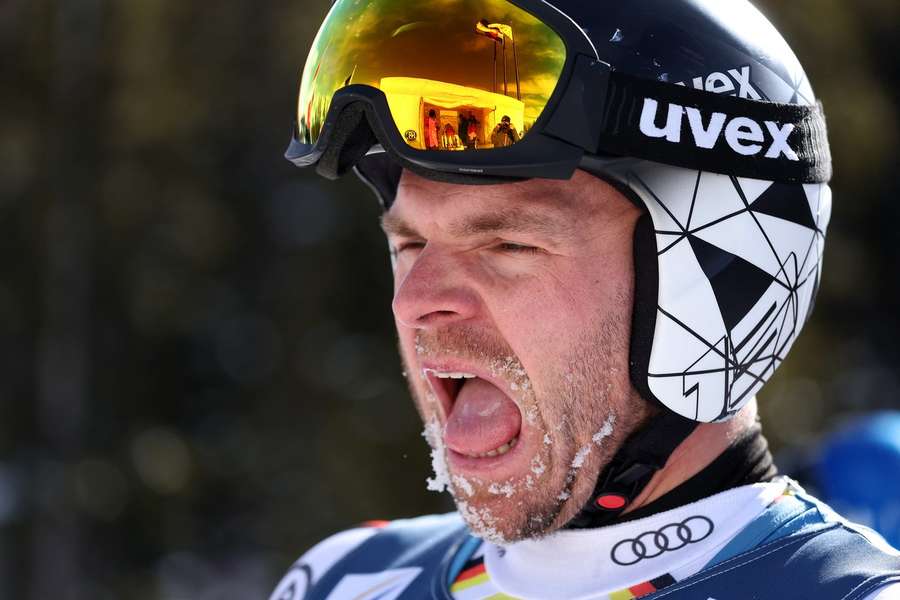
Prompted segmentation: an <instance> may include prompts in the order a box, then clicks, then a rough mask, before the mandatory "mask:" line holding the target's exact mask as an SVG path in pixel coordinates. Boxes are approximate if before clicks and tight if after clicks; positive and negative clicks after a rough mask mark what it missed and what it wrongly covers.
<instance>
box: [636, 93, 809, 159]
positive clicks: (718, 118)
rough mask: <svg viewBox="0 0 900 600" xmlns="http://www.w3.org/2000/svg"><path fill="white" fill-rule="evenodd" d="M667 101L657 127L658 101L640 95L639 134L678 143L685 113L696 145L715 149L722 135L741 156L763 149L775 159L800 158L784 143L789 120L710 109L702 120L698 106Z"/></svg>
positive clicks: (768, 156)
mask: <svg viewBox="0 0 900 600" xmlns="http://www.w3.org/2000/svg"><path fill="white" fill-rule="evenodd" d="M667 104H668V108H667V109H664V110H663V112H664V113H665V115H666V117H665V125H663V126H662V127H660V126H658V125H657V115H658V113H659V102H657V101H656V100H654V99H653V98H644V108H643V110H642V112H641V124H640V129H641V133H643V134H644V135H645V136H647V137H651V138H664V139H665V140H666V141H668V142H672V143H673V144H680V143H682V139H681V138H682V130H683V128H684V117H685V115H687V122H688V126H689V129H690V132H691V135H692V136H693V143H694V145H695V146H696V147H697V148H705V149H712V148H715V147H716V146H717V145H719V142H720V140H721V138H722V137H723V135H724V137H725V142H726V144H727V145H728V147H729V148H731V149H732V150H733V151H734V152H736V153H737V154H740V155H742V156H757V155H759V154H760V153H761V152H763V150H764V149H765V154H764V156H765V157H766V158H774V159H778V158H781V157H782V155H783V156H785V157H786V158H788V159H789V160H792V161H799V160H800V157H799V156H797V153H796V152H795V151H794V150H793V148H791V147H790V145H789V144H788V138H789V137H790V135H791V133H792V132H793V131H794V127H795V126H794V125H793V124H791V123H786V124H784V125H780V124H778V123H775V122H773V121H763V123H762V124H760V123H759V122H757V121H755V120H754V119H751V118H749V117H733V116H729V115H726V114H725V113H721V112H714V113H712V115H711V116H710V117H709V118H708V119H704V116H703V114H702V113H701V112H700V109H698V108H694V107H691V106H687V107H685V106H681V105H679V104H675V103H667Z"/></svg>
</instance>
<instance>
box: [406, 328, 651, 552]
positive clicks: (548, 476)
mask: <svg viewBox="0 0 900 600" xmlns="http://www.w3.org/2000/svg"><path fill="white" fill-rule="evenodd" d="M622 327H623V324H622V323H619V322H616V321H615V320H612V319H609V320H606V321H604V322H602V323H600V324H599V326H598V327H596V328H594V330H593V332H591V333H589V334H586V335H584V336H583V337H582V338H581V339H579V340H577V341H576V342H575V343H573V344H572V346H571V349H572V350H571V352H570V354H569V356H567V357H563V358H561V359H560V360H559V361H558V362H557V363H556V365H554V367H553V368H552V370H551V371H550V372H547V373H542V375H543V376H544V377H547V379H548V381H549V383H548V384H547V385H542V386H541V389H542V393H541V395H540V396H538V395H537V394H536V393H535V388H534V385H533V384H532V383H531V379H530V377H529V375H528V374H527V373H526V371H525V369H524V368H523V367H522V364H521V362H520V361H519V360H518V358H517V357H516V355H515V354H514V353H513V352H512V351H511V349H510V348H509V347H508V345H506V344H505V343H503V342H501V341H499V340H498V339H497V338H496V337H494V336H490V335H488V334H486V333H485V332H483V331H480V330H473V329H471V328H454V329H453V330H452V331H451V330H442V331H435V332H422V333H420V334H419V336H418V337H417V338H416V349H415V350H416V355H417V356H415V357H409V356H407V355H406V353H405V352H404V351H403V349H402V348H401V357H402V359H403V361H404V365H405V367H406V372H407V373H408V374H409V376H408V383H409V387H410V390H411V393H412V395H413V398H414V399H415V401H416V405H417V407H418V409H419V412H420V414H421V415H422V418H423V421H424V422H425V425H426V428H425V437H426V439H427V440H428V442H429V444H430V445H431V447H432V458H433V459H434V460H433V462H434V466H435V473H436V476H435V478H434V479H432V480H429V489H432V490H435V491H441V490H442V489H447V490H449V491H450V493H451V495H452V496H453V499H454V501H455V502H456V505H457V508H458V510H459V512H460V514H461V515H462V517H463V519H464V520H465V521H466V523H467V525H468V526H469V528H470V530H472V532H473V533H474V534H475V535H477V536H479V537H482V538H484V539H487V540H488V541H491V542H494V543H499V544H507V543H511V542H516V541H520V540H524V539H535V538H540V537H543V536H546V535H547V534H549V533H552V532H553V531H556V530H557V529H559V528H560V527H562V526H563V525H565V523H566V522H568V521H569V520H571V518H573V517H574V516H575V515H576V514H577V513H578V512H579V511H580V509H581V508H582V507H583V506H584V504H585V503H586V502H587V501H588V499H589V496H590V494H591V492H592V491H593V489H594V485H595V483H596V480H597V477H598V475H599V473H600V470H601V469H602V468H603V467H605V466H606V465H607V464H608V463H609V461H610V459H611V458H612V456H613V455H614V453H615V452H616V451H617V450H618V448H619V447H620V446H621V444H622V443H623V441H624V439H625V438H626V437H627V435H629V434H630V433H631V432H633V431H634V430H635V429H636V428H637V427H639V425H640V424H641V423H642V422H643V421H644V420H645V419H646V416H647V414H646V413H647V407H646V403H644V402H643V401H640V400H638V401H637V402H635V401H634V400H635V399H637V395H636V393H634V391H633V388H631V386H630V385H629V384H628V376H627V372H625V373H623V371H624V370H625V369H624V367H623V366H622V365H623V364H627V362H626V360H623V356H625V357H627V347H625V346H624V344H625V343H627V342H623V341H622V340H627V339H628V337H627V331H628V329H627V327H626V328H625V333H623V330H622ZM429 356H444V357H446V356H454V357H459V358H465V359H468V360H472V361H477V362H479V364H483V365H485V366H488V367H489V368H490V369H491V370H492V371H494V372H495V373H497V372H498V371H500V374H501V375H503V376H504V378H506V379H508V380H510V382H511V383H514V384H515V386H514V387H515V388H517V389H518V390H519V391H518V392H517V393H516V397H515V401H516V404H517V405H518V406H519V409H520V411H521V412H522V420H523V426H524V425H525V423H527V426H529V427H535V428H538V429H539V431H540V432H541V434H542V435H543V443H542V444H540V448H539V450H538V451H537V452H535V454H534V456H533V458H532V459H531V461H530V463H529V464H530V472H525V473H522V474H521V476H519V477H516V478H514V479H511V480H508V481H482V480H480V479H476V478H474V477H462V476H461V475H458V474H454V473H452V472H450V471H449V469H447V455H446V452H447V450H446V448H445V447H444V444H443V427H442V425H441V423H440V422H439V419H438V418H437V411H436V401H435V399H434V397H433V396H432V394H431V392H430V389H429V387H428V384H427V383H426V382H425V381H424V380H423V379H422V378H421V377H419V376H418V374H419V373H421V369H420V368H419V367H418V366H417V364H416V363H417V361H419V360H423V359H425V358H427V357H429ZM623 407H627V408H628V410H622V409H623Z"/></svg>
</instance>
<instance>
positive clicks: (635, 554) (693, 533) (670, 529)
mask: <svg viewBox="0 0 900 600" xmlns="http://www.w3.org/2000/svg"><path fill="white" fill-rule="evenodd" d="M714 528H715V526H714V525H713V522H712V521H711V520H710V519H709V518H707V517H704V516H701V515H697V516H694V517H688V518H687V519H685V520H684V521H682V522H680V523H670V524H668V525H666V526H665V527H663V528H662V529H660V530H659V531H646V532H644V533H642V534H641V535H639V536H638V537H636V538H633V539H627V540H622V541H621V542H619V543H617V544H616V545H615V546H613V549H612V555H611V557H612V560H613V562H614V563H616V564H617V565H621V566H623V567H627V566H629V565H633V564H636V563H639V562H641V561H642V560H644V559H645V558H656V557H657V556H660V555H662V554H664V553H666V552H671V551H673V550H680V549H681V548H684V547H685V546H687V545H688V544H696V543H697V542H701V541H703V540H705V539H706V538H708V537H709V536H710V534H712V532H713V529H714Z"/></svg>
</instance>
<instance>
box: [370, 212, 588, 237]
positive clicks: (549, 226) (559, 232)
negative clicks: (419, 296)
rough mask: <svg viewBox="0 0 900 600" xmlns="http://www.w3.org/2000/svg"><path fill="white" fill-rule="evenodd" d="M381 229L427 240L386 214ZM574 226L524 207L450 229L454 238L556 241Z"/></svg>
mask: <svg viewBox="0 0 900 600" xmlns="http://www.w3.org/2000/svg"><path fill="white" fill-rule="evenodd" d="M381 228H382V229H383V230H384V232H385V233H386V234H387V235H389V236H395V237H402V238H417V237H418V238H421V237H424V236H423V235H422V234H421V233H419V232H418V230H416V228H415V227H414V226H413V225H411V224H410V223H408V222H407V221H406V220H404V219H403V217H400V216H398V215H395V214H392V213H386V214H385V215H383V216H382V218H381ZM570 230H571V225H570V224H567V223H565V222H564V221H563V220H561V219H559V218H558V217H556V216H550V215H548V214H546V213H536V212H534V211H530V210H525V209H522V208H509V209H504V210H500V211H492V212H485V213H479V214H476V215H471V216H467V217H463V218H461V219H458V220H456V221H454V222H452V223H451V224H450V226H449V227H448V228H447V232H448V234H449V235H451V236H453V237H474V236H478V235H484V234H487V233H535V234H538V235H541V236H543V237H547V238H550V239H552V240H556V239H559V238H563V237H567V236H568V234H569V233H570Z"/></svg>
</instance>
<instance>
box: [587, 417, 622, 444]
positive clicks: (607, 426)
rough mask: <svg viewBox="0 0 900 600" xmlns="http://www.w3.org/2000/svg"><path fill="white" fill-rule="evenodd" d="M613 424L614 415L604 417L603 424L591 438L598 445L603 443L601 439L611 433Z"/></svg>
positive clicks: (614, 422) (614, 421)
mask: <svg viewBox="0 0 900 600" xmlns="http://www.w3.org/2000/svg"><path fill="white" fill-rule="evenodd" d="M615 424H616V415H615V414H610V415H609V416H608V417H607V418H606V422H605V423H604V424H603V427H602V428H601V429H600V431H598V432H597V433H595V434H594V437H592V438H591V439H592V440H594V443H595V444H597V445H598V446H601V445H603V440H605V439H606V438H608V437H609V436H610V435H612V432H613V426H614V425H615Z"/></svg>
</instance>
